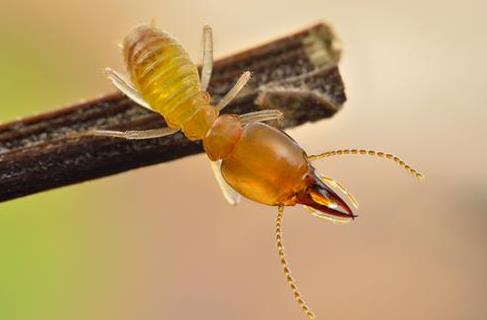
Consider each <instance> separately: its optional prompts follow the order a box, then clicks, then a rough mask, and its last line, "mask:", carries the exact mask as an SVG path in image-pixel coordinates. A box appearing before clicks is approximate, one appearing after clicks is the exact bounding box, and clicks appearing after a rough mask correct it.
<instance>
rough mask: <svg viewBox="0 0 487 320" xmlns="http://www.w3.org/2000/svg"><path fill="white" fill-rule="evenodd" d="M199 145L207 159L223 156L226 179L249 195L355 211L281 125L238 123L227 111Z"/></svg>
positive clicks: (329, 212) (331, 211) (340, 212)
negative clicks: (242, 124) (280, 127)
mask: <svg viewBox="0 0 487 320" xmlns="http://www.w3.org/2000/svg"><path fill="white" fill-rule="evenodd" d="M203 145H204V148H205V151H206V152H207V154H208V156H209V157H210V159H212V160H222V166H221V170H222V174H223V177H224V178H225V181H226V182H227V183H228V184H229V185H230V186H231V187H232V188H233V189H234V190H235V191H237V192H238V193H240V194H242V195H244V196H245V197H247V198H249V199H252V200H254V201H257V202H260V203H263V204H268V205H274V206H289V205H295V204H303V205H306V206H308V207H309V208H314V209H316V210H318V211H320V212H321V215H322V216H331V217H333V216H335V217H337V219H352V218H354V217H355V216H354V215H353V213H352V210H351V209H350V207H349V206H348V205H347V203H346V202H345V201H344V200H343V199H341V198H340V197H339V196H338V195H337V193H335V192H334V191H333V190H332V189H331V188H330V187H329V186H327V185H326V184H325V183H324V182H323V181H321V179H320V178H318V177H317V176H316V174H315V169H314V167H313V166H312V165H311V164H310V162H309V160H308V158H307V156H306V153H305V152H304V150H303V149H302V148H301V147H300V146H299V145H298V144H297V143H296V142H295V141H294V140H293V139H292V138H291V137H289V136H288V135H287V134H285V133H284V132H283V131H281V130H278V129H276V128H274V127H271V126H269V125H266V124H264V123H260V122H253V123H250V124H248V125H246V126H243V127H242V126H241V124H240V122H239V121H238V118H237V117H235V116H230V115H226V116H221V117H220V118H218V120H217V121H216V122H215V124H214V125H213V127H212V128H211V129H210V131H209V132H208V134H207V135H206V137H205V138H204V140H203ZM317 215H318V216H319V214H317Z"/></svg>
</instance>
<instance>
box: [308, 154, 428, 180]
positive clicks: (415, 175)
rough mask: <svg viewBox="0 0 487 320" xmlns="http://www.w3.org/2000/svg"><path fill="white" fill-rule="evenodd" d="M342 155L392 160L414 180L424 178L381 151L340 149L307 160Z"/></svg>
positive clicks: (392, 156) (419, 173) (391, 155)
mask: <svg viewBox="0 0 487 320" xmlns="http://www.w3.org/2000/svg"><path fill="white" fill-rule="evenodd" d="M342 154H358V155H367V156H373V157H379V158H386V159H390V160H393V161H394V162H395V163H397V164H398V165H399V166H400V167H402V168H404V169H405V170H407V171H408V172H409V173H410V174H412V175H413V176H414V177H415V178H416V179H418V180H421V179H423V178H424V175H423V174H422V173H421V172H419V171H417V170H416V169H414V168H412V167H411V166H409V165H408V164H406V163H405V162H404V161H403V160H401V158H399V157H398V156H396V155H393V154H392V153H386V152H382V151H375V150H365V149H341V150H333V151H327V152H323V153H320V154H316V155H311V156H308V160H309V161H315V160H319V159H324V158H329V157H332V156H337V155H342Z"/></svg>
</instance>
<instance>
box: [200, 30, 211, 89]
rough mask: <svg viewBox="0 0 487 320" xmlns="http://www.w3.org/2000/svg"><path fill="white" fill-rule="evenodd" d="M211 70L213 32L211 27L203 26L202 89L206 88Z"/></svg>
mask: <svg viewBox="0 0 487 320" xmlns="http://www.w3.org/2000/svg"><path fill="white" fill-rule="evenodd" d="M212 70H213V33H212V31H211V27H210V26H208V25H206V26H204V27H203V59H202V66H201V77H200V82H201V84H200V86H201V90H202V91H206V90H207V89H208V84H209V83H210V78H211V71H212Z"/></svg>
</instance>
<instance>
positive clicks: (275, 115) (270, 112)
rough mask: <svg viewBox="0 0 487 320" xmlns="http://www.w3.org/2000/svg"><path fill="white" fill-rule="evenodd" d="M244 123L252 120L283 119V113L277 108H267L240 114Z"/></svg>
mask: <svg viewBox="0 0 487 320" xmlns="http://www.w3.org/2000/svg"><path fill="white" fill-rule="evenodd" d="M238 117H239V118H240V122H241V123H242V125H246V124H248V123H251V122H255V121H259V122H264V121H271V120H281V119H282V118H283V114H282V112H281V111H280V110H277V109H267V110H261V111H255V112H249V113H245V114H242V115H239V116H238Z"/></svg>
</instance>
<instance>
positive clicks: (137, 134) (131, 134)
mask: <svg viewBox="0 0 487 320" xmlns="http://www.w3.org/2000/svg"><path fill="white" fill-rule="evenodd" d="M178 131H179V129H177V128H168V127H165V128H161V129H152V130H144V131H113V130H91V131H88V132H87V133H85V135H92V136H101V137H112V138H123V139H128V140H143V139H154V138H161V137H165V136H169V135H171V134H174V133H176V132H178Z"/></svg>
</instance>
